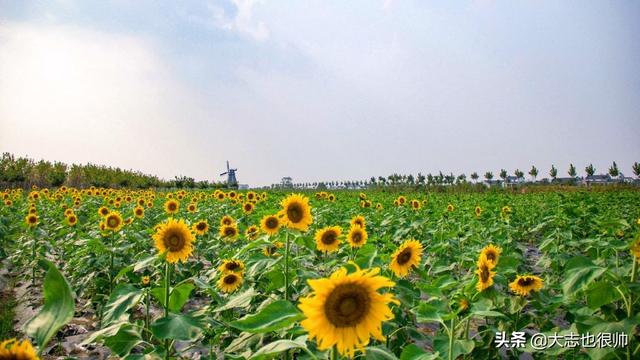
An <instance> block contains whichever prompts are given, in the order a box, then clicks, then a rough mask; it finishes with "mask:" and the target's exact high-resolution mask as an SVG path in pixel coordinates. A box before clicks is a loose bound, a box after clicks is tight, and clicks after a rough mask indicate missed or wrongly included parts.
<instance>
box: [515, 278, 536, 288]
mask: <svg viewBox="0 0 640 360" xmlns="http://www.w3.org/2000/svg"><path fill="white" fill-rule="evenodd" d="M531 284H533V279H531V278H522V279H520V280H518V285H520V286H522V287H527V286H531Z"/></svg>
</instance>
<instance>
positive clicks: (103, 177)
mask: <svg viewBox="0 0 640 360" xmlns="http://www.w3.org/2000/svg"><path fill="white" fill-rule="evenodd" d="M33 185H35V186H38V187H41V188H45V187H47V188H48V187H59V186H62V185H66V186H72V187H77V188H87V187H91V186H95V187H112V188H124V187H126V188H135V189H146V188H201V189H205V188H221V187H225V186H226V184H223V183H214V182H209V181H196V180H195V179H193V178H191V177H187V176H176V177H174V179H172V180H164V179H160V178H158V177H157V176H155V175H148V174H143V173H142V172H140V171H133V170H123V169H120V168H118V167H111V166H104V165H95V164H90V163H89V164H85V165H79V164H71V165H67V164H65V163H63V162H59V161H54V162H50V161H46V160H39V161H35V160H33V159H30V158H27V157H16V156H15V155H13V154H11V153H7V152H5V153H3V154H2V158H0V189H2V188H15V187H22V188H30V187H31V186H33Z"/></svg>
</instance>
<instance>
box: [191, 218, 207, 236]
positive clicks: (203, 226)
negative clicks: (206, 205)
mask: <svg viewBox="0 0 640 360" xmlns="http://www.w3.org/2000/svg"><path fill="white" fill-rule="evenodd" d="M193 232H194V233H196V235H204V234H206V233H208V232H209V223H208V222H207V220H200V221H198V222H197V223H195V224H194V225H193Z"/></svg>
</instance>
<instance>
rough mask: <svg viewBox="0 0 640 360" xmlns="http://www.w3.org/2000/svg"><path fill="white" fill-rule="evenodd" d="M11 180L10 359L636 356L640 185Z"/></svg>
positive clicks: (3, 236)
mask: <svg viewBox="0 0 640 360" xmlns="http://www.w3.org/2000/svg"><path fill="white" fill-rule="evenodd" d="M0 196H1V198H2V203H0V258H2V259H3V260H2V265H1V266H0V267H2V268H3V271H2V274H3V276H4V278H6V279H9V280H10V281H4V285H3V286H4V287H5V289H3V291H4V292H5V293H7V292H9V293H12V294H10V295H12V296H13V297H15V301H16V303H17V304H18V305H16V308H20V303H24V302H29V301H30V303H29V305H30V306H31V310H32V314H30V315H29V318H28V319H26V321H25V322H24V323H23V324H20V325H19V326H16V328H15V329H11V331H9V332H3V334H2V335H3V336H5V337H6V338H2V337H0V359H37V358H108V357H111V358H124V359H147V358H148V359H155V358H160V359H162V358H164V359H202V358H209V359H272V358H278V359H338V358H372V359H403V360H404V359H421V360H426V359H448V360H451V359H494V358H504V359H518V358H520V359H531V358H535V359H556V358H564V359H629V360H630V359H639V358H640V341H639V340H640V335H639V329H638V324H640V316H639V315H638V314H639V309H640V301H639V298H640V284H639V282H638V277H637V273H638V265H639V264H638V263H639V261H640V208H639V207H638V203H640V192H638V191H635V190H630V189H626V190H625V189H607V190H604V189H600V190H598V189H579V190H578V189H574V190H566V191H539V192H526V193H525V192H522V193H520V192H518V193H516V192H509V191H504V192H503V191H490V192H484V193H464V192H460V193H425V192H405V193H400V192H385V191H374V190H370V191H363V192H358V191H336V192H333V193H328V192H318V193H315V192H302V193H296V194H292V193H288V192H283V191H268V192H253V191H232V190H224V191H223V190H216V191H204V190H202V191H195V190H190V191H185V190H176V191H170V192H169V191H154V190H127V189H106V188H88V189H75V188H66V187H64V186H63V187H60V188H57V189H36V188H34V189H32V190H31V191H23V190H15V189H14V190H5V191H3V192H0ZM0 284H2V283H0ZM16 289H22V295H18V294H17V293H16V291H17V290H16ZM7 298H8V297H6V296H5V297H0V299H7ZM25 299H30V300H25ZM3 301H4V300H3ZM24 307H25V306H22V308H24ZM19 312H20V311H18V314H17V316H18V317H20V314H19ZM78 324H82V331H77V330H78ZM74 329H75V330H76V331H73V330H74ZM8 334H11V335H10V336H9V335H8ZM603 334H605V335H606V334H609V335H606V336H605V335H603ZM541 335H544V336H545V339H547V340H549V342H548V343H545V344H543V345H544V346H543V345H541V343H540V342H539V341H538V342H534V341H533V340H534V339H539V338H540V336H541ZM585 339H586V340H585ZM591 340H593V341H591ZM590 341H591V342H590ZM591 345H593V346H591Z"/></svg>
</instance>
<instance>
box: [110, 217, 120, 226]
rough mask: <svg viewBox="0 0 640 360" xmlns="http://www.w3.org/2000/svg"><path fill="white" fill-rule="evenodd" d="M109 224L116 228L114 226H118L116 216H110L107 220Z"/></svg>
mask: <svg viewBox="0 0 640 360" xmlns="http://www.w3.org/2000/svg"><path fill="white" fill-rule="evenodd" d="M107 224H108V225H109V227H112V228H114V227H116V226H118V219H117V218H115V217H111V218H109V220H107Z"/></svg>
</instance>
